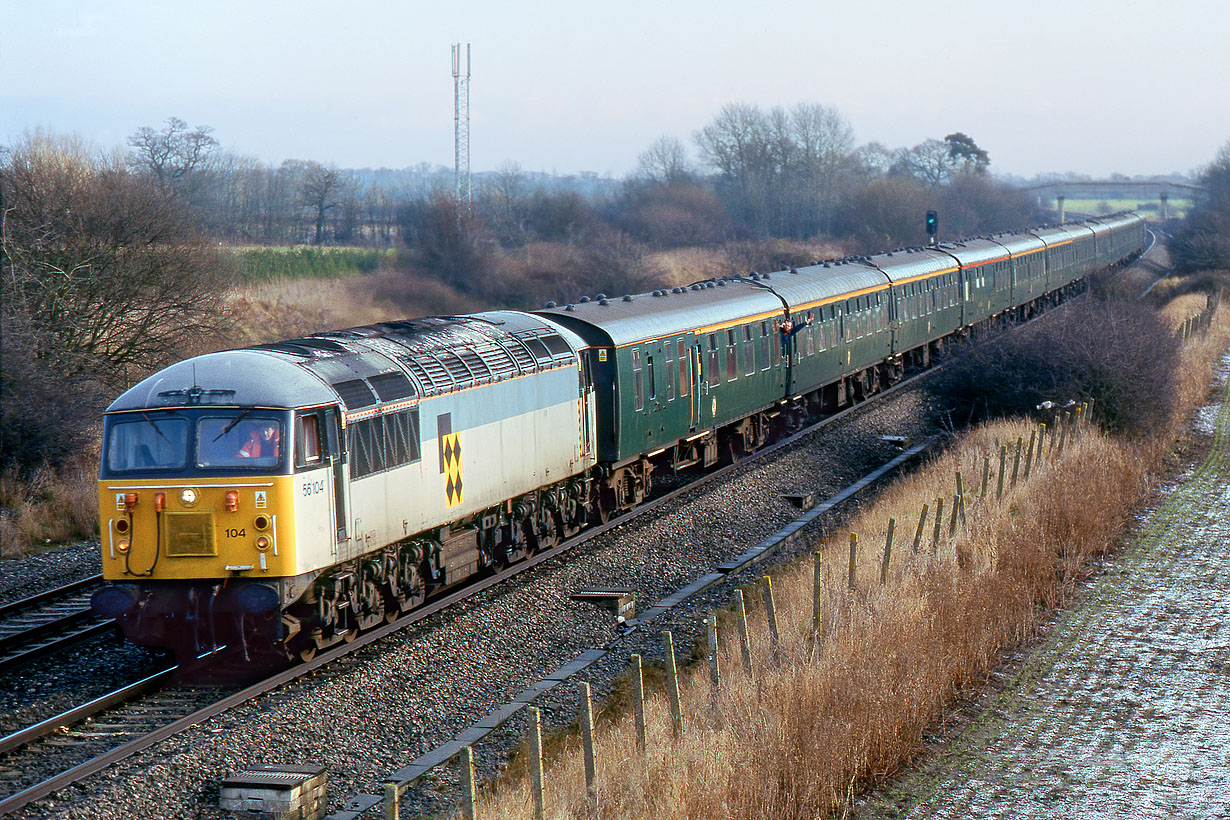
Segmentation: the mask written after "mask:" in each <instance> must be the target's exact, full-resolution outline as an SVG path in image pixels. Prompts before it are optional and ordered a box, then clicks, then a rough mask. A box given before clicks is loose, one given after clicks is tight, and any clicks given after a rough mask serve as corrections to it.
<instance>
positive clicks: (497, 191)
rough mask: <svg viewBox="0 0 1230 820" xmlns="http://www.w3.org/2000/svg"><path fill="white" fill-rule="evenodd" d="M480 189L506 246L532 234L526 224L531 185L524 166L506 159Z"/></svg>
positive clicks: (491, 218)
mask: <svg viewBox="0 0 1230 820" xmlns="http://www.w3.org/2000/svg"><path fill="white" fill-rule="evenodd" d="M480 191H481V194H480V195H481V198H482V202H483V204H484V206H485V207H486V211H487V214H488V216H489V218H490V221H491V227H492V229H493V230H494V231H495V235H496V236H497V237H498V238H499V240H500V244H502V245H504V246H505V247H515V246H518V245H521V244H523V243H524V242H525V241H526V239H527V238H528V237H529V228H528V227H527V225H526V219H527V214H528V211H529V206H528V200H529V185H528V183H527V181H526V178H525V170H524V169H523V168H522V167H521V166H520V165H518V164H517V163H515V162H506V163H504V165H502V166H500V169H499V170H498V171H496V173H495V175H494V176H493V177H492V178H491V179H490V180H489V181H488V182H486V183H485V184H483V185H482V186H481V189H480Z"/></svg>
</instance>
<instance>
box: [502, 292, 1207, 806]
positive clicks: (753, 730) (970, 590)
mask: <svg viewBox="0 0 1230 820" xmlns="http://www.w3.org/2000/svg"><path fill="white" fill-rule="evenodd" d="M1182 309H1185V306H1183V305H1179V306H1176V307H1175V310H1182ZM1217 319H1218V321H1217V322H1216V323H1215V324H1214V327H1213V329H1212V331H1211V332H1210V333H1209V334H1207V336H1203V337H1198V338H1197V339H1196V340H1194V341H1193V342H1191V343H1190V344H1189V345H1188V346H1187V347H1186V348H1185V350H1184V365H1183V369H1182V372H1181V373H1180V374H1179V379H1178V382H1179V386H1178V390H1179V394H1180V401H1179V412H1178V413H1176V416H1175V422H1174V424H1173V425H1172V426H1171V429H1168V430H1159V431H1158V435H1157V436H1156V437H1155V438H1154V439H1152V440H1150V441H1145V442H1141V441H1135V442H1129V441H1126V440H1122V439H1117V438H1113V437H1110V436H1106V435H1103V434H1101V433H1099V432H1097V431H1095V430H1087V431H1086V432H1085V433H1084V435H1082V437H1081V438H1080V440H1079V441H1076V442H1072V441H1069V442H1068V443H1067V444H1066V446H1065V449H1064V452H1063V453H1062V455H1060V454H1058V452H1057V451H1049V455H1048V457H1047V458H1046V459H1045V460H1044V461H1043V463H1041V464H1040V465H1035V467H1034V469H1033V471H1032V473H1031V475H1030V477H1029V479H1028V480H1024V479H1023V469H1024V467H1023V464H1022V468H1021V475H1020V476H1019V478H1020V480H1019V481H1018V483H1017V485H1016V486H1015V487H1011V486H1010V487H1009V488H1008V491H1007V493H1006V495H1005V497H1004V499H1003V501H1002V503H1001V502H998V501H996V500H995V496H996V486H997V483H996V477H995V472H996V470H997V469H998V452H999V447H1000V444H1001V443H1006V444H1008V445H1009V448H1010V451H1011V450H1012V449H1014V448H1015V446H1016V442H1017V440H1018V438H1020V439H1022V440H1023V441H1024V442H1025V443H1026V447H1027V446H1028V441H1029V436H1030V432H1031V430H1032V429H1033V428H1032V427H1031V426H1030V425H1026V424H1025V423H1022V422H998V423H994V424H990V425H986V426H984V427H981V428H979V429H977V430H974V431H972V432H970V433H968V434H967V435H965V436H963V437H962V438H961V439H960V440H959V441H958V442H957V443H956V445H955V446H954V447H953V448H952V449H950V450H949V451H948V452H946V453H944V454H942V455H940V456H938V457H937V458H935V459H934V460H932V461H931V462H930V463H929V464H928V465H926V466H925V467H924V468H923V469H921V470H919V471H918V472H917V473H915V474H913V475H911V476H908V477H907V478H905V479H903V480H902V481H900V482H898V483H896V484H895V485H894V486H893V487H891V488H890V489H888V490H887V491H886V492H885V493H884V494H883V496H882V497H881V499H880V500H879V501H878V502H877V504H876V505H875V506H874V508H873V509H870V510H868V511H866V512H864V513H863V514H862V515H861V516H860V517H859V518H858V520H856V521H854V522H852V524H851V529H852V530H853V531H854V532H857V533H858V534H859V536H860V541H861V543H862V544H863V547H862V549H861V550H860V553H859V556H858V561H857V567H856V583H855V586H854V588H853V589H851V588H850V587H849V586H848V584H847V580H846V571H847V570H846V567H847V562H848V559H849V551H848V550H849V547H848V541H847V540H846V539H845V538H838V539H836V540H835V541H834V542H833V543H829V544H824V545H815V546H816V547H817V548H820V549H822V551H823V554H824V568H825V573H824V578H825V580H824V587H823V588H824V623H825V634H824V636H823V638H822V639H820V640H816V639H815V637H814V636H813V634H812V622H811V621H812V589H813V588H812V565H811V562H810V561H805V562H801V563H799V564H796V565H793V566H786V567H782V568H779V569H778V570H777V571H776V572H775V575H774V580H773V586H774V591H775V594H776V604H777V611H778V613H779V621H780V624H781V634H782V643H781V645H780V646H778V647H774V646H772V645H771V643H770V640H769V637H768V630H767V628H766V622H765V614H764V609H763V607H762V606H761V605H760V603H759V601H760V597H759V594H758V593H757V592H755V591H752V590H749V592H750V593H752V594H749V595H748V598H749V601H751V602H752V606H751V607H750V608H749V619H750V621H751V625H752V635H753V648H752V650H753V656H754V668H755V670H756V676H755V679H754V680H753V679H751V678H749V677H748V676H747V675H746V674H745V673H744V672H743V671H742V668H741V661H740V651H739V645H738V639H737V632H736V630H735V622H734V619H733V615H732V613H731V612H725V613H723V614H722V615H721V618H720V623H721V632H722V638H721V641H720V643H721V649H720V651H719V659H720V661H721V665H722V670H723V682H722V685H721V686H720V687H719V690H718V691H717V692H716V694H715V693H714V691H713V690H712V687H711V685H710V682H709V673H708V669H707V668H705V667H704V665H703V664H693V665H692V666H690V667H689V668H687V669H686V670H684V672H683V674H682V676H681V677H682V685H683V693H684V694H683V698H684V703H685V706H684V708H685V713H686V715H687V721H688V729H687V732H686V734H685V737H684V738H683V739H682V740H680V741H678V742H677V741H675V740H674V738H673V736H672V731H671V718H670V714H669V711H668V708H667V703H666V700H665V699H664V697H663V695H662V694H661V691H660V688H658V689H657V690H656V691H655V692H654V693H653V694H652V695H651V696H650V697H649V700H648V703H647V711H648V720H649V744H648V749H649V751H648V753H647V755H646V756H645V757H643V758H642V757H640V756H639V755H637V754H636V752H635V748H636V746H635V739H634V736H633V731H634V730H633V727H632V721H631V718H630V716H629V715H628V713H627V712H626V710H625V711H623V712H622V713H621V712H620V710H612V711H613V712H615V714H613V715H612V716H611V718H610V719H609V720H607V721H605V722H604V724H603V726H602V727H601V729H600V731H599V732H598V743H597V745H598V760H599V771H598V787H597V791H598V796H599V802H600V805H601V815H602V816H603V817H611V818H614V817H629V818H634V817H705V818H727V817H729V818H735V817H738V818H744V817H755V818H795V817H798V818H803V817H809V818H810V817H816V816H823V815H831V814H834V813H838V812H841V811H843V810H849V809H850V808H851V806H852V803H853V800H854V797H855V795H856V794H857V793H859V792H860V790H862V789H863V788H864V787H865V786H866V785H867V784H869V783H873V782H875V781H876V780H877V779H878V778H880V777H882V776H884V775H886V774H887V773H890V772H893V771H894V770H896V769H898V768H899V767H900V766H902V765H904V764H905V763H906V762H908V761H909V760H910V758H911V757H912V756H913V755H914V754H916V753H917V752H918V750H919V749H920V747H921V743H922V737H923V734H924V732H926V731H927V730H928V728H929V727H932V726H934V725H935V724H936V722H937V721H938V720H939V719H940V718H941V717H942V716H943V715H944V714H946V713H947V712H948V711H950V710H951V709H952V707H953V705H954V703H955V702H957V701H958V700H959V699H960V698H961V696H962V695H963V694H964V693H966V692H967V691H968V690H969V687H971V686H977V685H978V684H980V683H981V681H983V680H984V678H985V676H986V674H987V672H988V671H989V670H990V668H991V667H992V666H993V665H994V664H995V663H996V661H997V659H998V658H999V656H1000V654H1001V653H1002V651H1003V650H1004V649H1005V648H1007V647H1010V646H1014V645H1019V644H1021V643H1023V642H1026V641H1028V640H1029V639H1030V638H1031V637H1032V635H1033V634H1034V632H1035V630H1036V628H1037V625H1038V622H1039V617H1040V613H1041V612H1043V611H1044V610H1046V609H1047V608H1050V607H1054V606H1056V605H1059V604H1062V603H1063V602H1064V601H1065V600H1067V599H1068V597H1069V596H1070V594H1071V593H1072V591H1073V589H1074V587H1075V585H1076V583H1077V582H1078V581H1079V580H1080V579H1081V578H1082V577H1084V576H1085V575H1086V574H1087V573H1088V572H1089V571H1090V570H1089V567H1090V561H1089V559H1090V558H1091V557H1093V556H1097V555H1102V554H1104V553H1106V552H1108V551H1109V550H1111V549H1112V548H1113V545H1114V544H1115V542H1116V540H1117V539H1118V538H1119V537H1120V536H1121V534H1122V533H1123V531H1124V528H1125V527H1126V526H1127V523H1128V516H1129V514H1130V513H1131V511H1132V510H1133V509H1135V508H1136V507H1138V506H1139V505H1140V504H1141V503H1143V502H1144V500H1145V499H1146V498H1147V496H1148V493H1149V489H1150V483H1151V477H1152V476H1153V475H1155V474H1157V473H1158V472H1159V471H1160V470H1161V469H1163V468H1164V466H1165V464H1166V456H1167V453H1168V452H1169V444H1170V443H1171V442H1173V440H1174V436H1175V435H1176V432H1177V431H1178V430H1179V429H1180V428H1181V425H1182V423H1183V419H1186V418H1187V417H1189V416H1190V414H1191V412H1193V411H1194V409H1195V408H1196V407H1198V406H1199V405H1200V403H1201V402H1202V401H1203V400H1204V398H1205V397H1206V396H1207V391H1208V384H1209V377H1210V374H1211V367H1212V363H1213V362H1214V361H1215V360H1216V359H1217V358H1218V357H1219V356H1220V355H1221V353H1222V352H1223V351H1224V350H1225V349H1226V347H1227V344H1228V343H1230V322H1227V318H1226V312H1225V311H1220V312H1219V315H1218V317H1217ZM987 455H991V456H992V460H991V470H992V475H991V481H990V483H989V488H990V491H989V493H988V496H989V497H988V498H987V499H981V498H971V499H970V500H969V501H968V503H967V516H966V521H965V524H964V525H963V526H961V527H960V528H959V529H958V532H957V533H956V535H955V537H951V538H950V537H948V533H949V520H950V519H949V518H948V515H949V512H950V511H951V501H952V496H953V492H954V474H955V472H956V470H958V469H960V470H961V471H962V473H963V475H964V477H965V487H966V491H967V493H970V492H971V491H973V493H972V494H973V495H975V496H976V495H977V493H978V491H979V490H980V489H981V486H980V485H981V477H982V469H983V458H984V456H987ZM1012 463H1013V461H1012V458H1011V456H1010V457H1009V459H1008V462H1007V468H1006V470H1005V473H1006V481H1007V483H1009V484H1010V481H1011V471H1012ZM941 496H942V497H945V498H946V504H945V506H946V510H947V511H949V512H946V513H945V520H944V522H943V534H942V537H941V539H940V542H939V544H938V549H937V550H936V551H935V552H934V553H933V552H932V551H931V536H932V533H933V529H932V526H931V521H933V520H934V518H933V514H934V513H933V511H934V505H935V501H936V499H937V497H941ZM923 504H930V505H931V510H932V513H931V516H932V517H931V521H929V522H928V526H927V527H926V530H925V535H924V537H923V541H922V545H923V546H922V549H921V550H920V551H919V552H918V553H915V552H914V551H913V549H912V546H913V541H914V532H915V527H916V524H917V522H918V518H919V513H920V510H921V508H922V505H923ZM889 518H895V519H896V521H897V530H896V533H897V535H896V538H895V549H894V558H893V561H892V563H891V565H890V569H889V573H888V581H887V583H886V584H885V585H883V586H881V585H880V583H879V573H880V560H881V555H882V553H881V550H882V547H883V544H884V541H885V535H886V529H887V524H888V520H889ZM620 688H621V689H624V690H626V688H627V686H626V683H625V685H624V686H622V687H620ZM579 743H580V741H579V739H578V738H577V737H576V736H575V733H574V734H570V735H567V736H565V737H564V738H563V739H562V741H560V742H558V743H557V744H555V746H556V749H555V751H554V752H552V753H551V754H549V755H548V758H549V759H548V761H547V768H548V772H549V773H548V778H547V782H548V783H549V784H550V787H549V791H548V794H547V806H548V811H547V814H548V816H549V817H559V818H563V817H580V816H585V805H586V790H585V780H584V766H583V759H582V755H581V752H580V748H579ZM529 807H530V796H529V792H528V788H527V785H526V783H525V779H524V777H523V776H521V773H520V772H511V773H510V774H509V775H508V776H506V777H504V778H503V779H502V780H500V781H499V782H498V783H497V784H495V785H494V786H493V787H492V791H491V793H490V795H489V796H487V797H486V798H485V800H484V806H483V814H484V816H487V817H499V818H505V817H509V818H511V817H525V816H528V815H529V810H530V809H529Z"/></svg>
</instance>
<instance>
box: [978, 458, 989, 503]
mask: <svg viewBox="0 0 1230 820" xmlns="http://www.w3.org/2000/svg"><path fill="white" fill-rule="evenodd" d="M990 477H991V457H990V456H983V457H982V494H981V495H980V496H979V497H980V498H986V497H987V482H988V480H989V479H990Z"/></svg>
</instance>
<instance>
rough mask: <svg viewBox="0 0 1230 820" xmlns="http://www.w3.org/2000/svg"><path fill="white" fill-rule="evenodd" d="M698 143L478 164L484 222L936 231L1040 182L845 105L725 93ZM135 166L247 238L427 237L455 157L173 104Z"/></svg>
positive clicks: (508, 230)
mask: <svg viewBox="0 0 1230 820" xmlns="http://www.w3.org/2000/svg"><path fill="white" fill-rule="evenodd" d="M692 146H693V149H694V150H693V151H689V149H688V147H687V146H685V144H684V143H683V142H682V141H680V140H679V139H677V138H675V137H671V136H664V137H661V138H660V139H658V140H657V141H655V142H654V143H653V144H652V145H651V146H649V148H648V149H646V151H645V152H644V153H642V154H641V156H640V160H639V163H638V167H637V169H636V171H635V172H634V173H632V174H631V175H629V176H628V177H627V178H625V179H621V180H615V179H611V178H609V177H601V176H599V175H597V174H580V175H575V176H552V175H547V174H539V173H530V172H527V171H525V170H523V169H521V168H520V167H519V166H516V165H506V166H505V167H503V168H501V169H499V170H497V171H493V172H486V173H478V174H475V177H474V192H475V193H474V202H473V207H472V211H471V212H470V213H469V214H468V216H472V217H473V220H474V221H472V222H471V223H470V225H471V227H472V228H476V229H480V230H482V231H483V232H484V236H485V237H487V238H488V239H489V240H490V241H493V242H495V243H498V245H500V246H501V247H503V248H515V247H521V246H524V245H525V244H527V243H529V242H534V241H558V240H576V239H578V238H580V237H581V236H582V235H583V234H584V233H585V231H586V230H587V229H592V228H593V227H594V226H595V225H602V226H605V227H608V228H610V229H612V230H616V231H619V232H620V233H622V234H624V235H625V236H626V237H627V238H628V239H629V240H631V241H635V242H639V243H643V244H645V245H646V246H649V247H654V248H662V247H674V246H680V245H696V244H702V245H703V244H713V243H718V242H722V241H727V240H731V239H747V238H765V237H779V238H791V239H798V238H814V237H837V238H844V239H852V240H854V241H855V242H857V243H858V244H860V245H868V246H870V247H879V246H882V245H885V244H889V245H894V244H915V243H918V242H921V241H923V238H924V237H923V235H922V233H921V230H922V228H921V226H922V218H921V214H922V213H923V212H924V211H925V210H928V209H940V210H942V212H943V217H942V219H943V222H942V225H943V229H944V231H945V233H946V234H947V235H950V236H951V235H964V234H972V233H985V232H989V231H994V230H998V229H1001V228H1008V227H1019V226H1020V225H1021V224H1023V223H1024V222H1027V221H1029V220H1030V219H1031V218H1033V213H1032V211H1033V204H1032V203H1031V201H1030V200H1029V198H1028V197H1026V196H1024V195H1021V194H1019V193H1016V192H1015V191H1013V190H1012V189H1011V188H1010V187H1008V186H1006V185H1004V184H1001V183H998V182H995V181H994V180H992V179H991V177H990V176H989V175H988V168H989V165H990V157H989V155H988V153H987V152H986V151H985V150H983V149H982V148H980V147H979V146H978V145H977V144H976V143H975V142H974V140H973V139H971V138H970V137H968V136H966V135H965V134H963V133H960V132H956V133H953V134H949V135H948V136H946V137H945V138H944V139H942V140H940V139H930V140H926V141H924V142H923V143H920V144H919V145H916V146H914V147H912V148H902V149H896V150H892V149H889V148H887V147H885V146H883V145H880V144H878V143H870V144H867V145H863V146H857V145H856V144H855V141H854V137H853V132H852V130H851V128H850V125H849V123H848V122H847V121H846V120H845V118H844V117H843V116H842V115H841V114H840V113H839V112H837V111H836V110H835V109H832V108H828V107H826V106H822V105H815V104H800V105H797V106H794V107H793V108H790V109H785V108H773V109H770V110H764V109H761V108H758V107H756V106H752V105H745V104H731V105H727V106H725V107H724V108H723V109H722V110H721V111H720V112H719V113H718V114H717V116H716V117H714V119H713V120H712V122H710V123H709V124H708V125H706V126H705V127H703V128H702V129H700V130H699V131H697V132H696V134H695V135H694V136H693V139H692ZM128 149H129V150H128V153H127V162H128V166H129V168H130V170H132V171H133V172H135V173H140V174H144V175H148V176H149V177H150V178H151V179H153V180H154V181H155V182H156V184H157V185H158V186H159V187H160V188H162V189H163V190H165V191H167V192H173V193H174V194H175V195H177V196H178V197H180V198H181V199H182V200H183V202H184V203H185V204H186V205H187V207H188V209H189V210H190V212H191V213H192V214H193V215H194V216H195V219H196V222H197V223H198V224H199V225H200V227H201V228H202V230H203V231H205V232H206V233H207V235H209V236H210V237H212V238H214V239H216V240H219V241H222V242H226V243H231V244H241V245H295V244H317V245H320V244H340V245H374V246H385V247H389V246H394V245H398V246H401V247H415V245H416V243H417V242H418V240H419V238H420V237H422V235H423V234H424V232H430V231H431V230H432V228H431V226H430V225H429V224H427V223H428V221H429V218H430V214H431V213H432V210H433V206H432V201H433V199H436V200H438V199H440V198H442V197H443V198H447V197H448V196H449V195H450V193H451V192H452V190H453V188H454V184H453V183H454V180H453V175H452V171H451V169H445V168H442V167H439V166H435V167H433V166H429V165H427V164H426V163H424V164H420V165H418V166H414V167H410V168H404V169H400V170H390V169H379V170H370V169H362V170H350V169H340V168H337V167H335V166H332V165H328V164H324V163H320V162H316V161H313V160H287V161H285V162H283V163H281V164H280V165H277V166H271V165H268V164H266V163H263V162H260V161H259V160H256V159H253V158H250V157H244V156H240V155H237V154H233V153H229V152H226V151H224V150H222V149H221V147H220V145H219V143H218V141H217V140H216V139H215V138H214V136H213V133H212V129H211V128H209V127H207V126H198V127H195V128H191V127H189V126H188V125H187V124H186V123H185V122H184V121H182V120H179V119H176V118H171V119H169V120H168V121H167V122H166V124H165V125H164V126H163V127H161V128H160V129H155V128H152V127H145V128H141V129H140V130H139V131H137V132H136V133H135V134H133V135H132V136H131V137H130V138H129V140H128Z"/></svg>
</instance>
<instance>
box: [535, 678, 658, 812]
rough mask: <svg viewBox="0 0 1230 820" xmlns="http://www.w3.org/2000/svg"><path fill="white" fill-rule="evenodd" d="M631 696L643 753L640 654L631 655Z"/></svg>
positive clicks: (637, 743) (642, 694)
mask: <svg viewBox="0 0 1230 820" xmlns="http://www.w3.org/2000/svg"><path fill="white" fill-rule="evenodd" d="M632 697H633V699H634V700H633V703H632V710H633V716H634V718H635V720H636V750H637V751H638V752H640V753H641V754H642V755H643V754H645V748H646V745H647V735H648V731H647V730H646V728H645V670H644V666H643V665H642V663H641V656H640V655H633V656H632ZM534 720H535V721H537V720H538V712H537V710H535V712H534ZM535 820H539V819H538V818H535Z"/></svg>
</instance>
